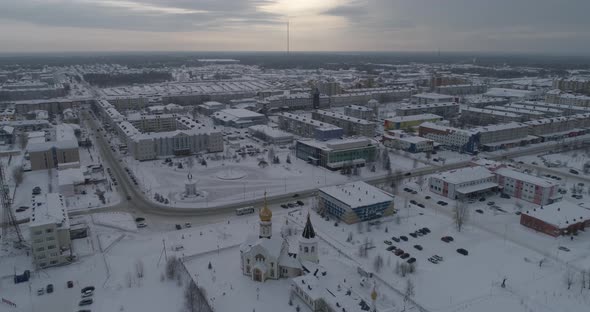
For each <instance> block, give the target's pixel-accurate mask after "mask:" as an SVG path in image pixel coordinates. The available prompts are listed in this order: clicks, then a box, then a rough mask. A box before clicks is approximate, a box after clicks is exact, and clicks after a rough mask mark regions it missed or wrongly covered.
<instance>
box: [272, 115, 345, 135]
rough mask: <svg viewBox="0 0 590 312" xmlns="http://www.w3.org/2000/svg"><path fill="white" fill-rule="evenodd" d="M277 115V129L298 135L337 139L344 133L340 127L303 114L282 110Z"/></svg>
mask: <svg viewBox="0 0 590 312" xmlns="http://www.w3.org/2000/svg"><path fill="white" fill-rule="evenodd" d="M278 117H279V129H281V130H284V131H288V132H291V133H293V134H295V135H298V136H302V137H306V138H315V139H316V140H323V141H325V140H331V139H338V138H341V137H342V136H343V135H344V130H343V129H342V128H340V127H337V126H335V125H332V124H329V123H326V122H321V121H319V120H313V119H310V118H307V117H305V116H300V115H295V114H291V113H286V112H283V113H280V114H279V115H278Z"/></svg>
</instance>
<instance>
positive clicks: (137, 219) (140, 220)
mask: <svg viewBox="0 0 590 312" xmlns="http://www.w3.org/2000/svg"><path fill="white" fill-rule="evenodd" d="M135 222H145V218H144V217H137V218H135Z"/></svg>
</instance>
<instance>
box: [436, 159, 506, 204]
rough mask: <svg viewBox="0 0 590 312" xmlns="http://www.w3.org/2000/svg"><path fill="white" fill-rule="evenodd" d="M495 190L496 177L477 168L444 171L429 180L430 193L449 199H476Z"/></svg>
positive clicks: (484, 169) (496, 184)
mask: <svg viewBox="0 0 590 312" xmlns="http://www.w3.org/2000/svg"><path fill="white" fill-rule="evenodd" d="M497 188H498V183H497V182H496V176H495V175H494V174H493V173H492V172H491V171H490V170H488V169H486V168H484V167H479V166H476V167H467V168H462V169H456V170H451V171H445V172H441V173H438V174H435V175H433V176H431V177H430V178H429V189H430V191H431V192H433V193H435V194H438V195H442V196H445V197H448V198H451V199H464V198H470V197H477V196H479V195H481V194H485V193H488V192H494V191H496V190H497Z"/></svg>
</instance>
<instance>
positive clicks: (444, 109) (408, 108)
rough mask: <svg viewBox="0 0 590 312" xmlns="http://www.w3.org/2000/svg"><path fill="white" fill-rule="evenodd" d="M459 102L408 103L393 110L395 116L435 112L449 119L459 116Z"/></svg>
mask: <svg viewBox="0 0 590 312" xmlns="http://www.w3.org/2000/svg"><path fill="white" fill-rule="evenodd" d="M459 107H460V105H459V103H454V102H438V103H432V104H408V105H402V106H400V107H398V108H397V109H396V110H395V114H396V116H410V115H420V114H435V115H438V116H442V117H443V118H446V119H449V118H453V117H458V116H459Z"/></svg>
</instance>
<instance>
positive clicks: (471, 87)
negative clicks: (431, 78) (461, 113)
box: [433, 84, 488, 96]
mask: <svg viewBox="0 0 590 312" xmlns="http://www.w3.org/2000/svg"><path fill="white" fill-rule="evenodd" d="M487 90H488V87H487V86H486V85H484V84H453V85H445V86H438V87H435V88H434V90H433V91H434V92H435V93H438V94H444V95H453V96H459V95H467V94H479V93H485V92H486V91H487Z"/></svg>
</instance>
